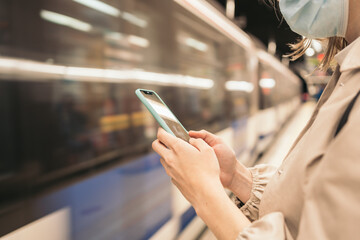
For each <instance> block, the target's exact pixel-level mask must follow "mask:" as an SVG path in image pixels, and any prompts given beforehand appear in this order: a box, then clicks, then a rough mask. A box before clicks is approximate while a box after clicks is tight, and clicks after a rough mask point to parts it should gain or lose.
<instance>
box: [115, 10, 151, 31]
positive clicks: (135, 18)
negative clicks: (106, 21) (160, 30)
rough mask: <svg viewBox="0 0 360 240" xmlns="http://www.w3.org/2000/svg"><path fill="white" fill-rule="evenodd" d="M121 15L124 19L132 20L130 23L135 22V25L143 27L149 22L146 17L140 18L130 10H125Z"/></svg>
mask: <svg viewBox="0 0 360 240" xmlns="http://www.w3.org/2000/svg"><path fill="white" fill-rule="evenodd" d="M121 17H122V18H123V19H124V20H126V21H128V22H130V23H132V24H134V25H136V26H138V27H141V28H146V27H147V24H148V23H147V21H145V20H144V19H142V18H139V17H138V16H135V15H134V14H131V13H128V12H124V13H123V14H122V15H121Z"/></svg>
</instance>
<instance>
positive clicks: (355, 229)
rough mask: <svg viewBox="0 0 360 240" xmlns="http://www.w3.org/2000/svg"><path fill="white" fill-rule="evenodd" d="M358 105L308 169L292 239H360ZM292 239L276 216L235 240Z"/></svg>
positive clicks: (259, 221) (269, 217) (248, 228)
mask: <svg viewBox="0 0 360 240" xmlns="http://www.w3.org/2000/svg"><path fill="white" fill-rule="evenodd" d="M359 105H360V104H358V107H357V109H356V110H355V109H353V112H354V111H355V112H354V114H352V115H350V118H349V121H348V123H347V124H346V125H345V126H344V128H343V129H342V130H341V132H340V133H339V134H338V135H337V137H336V138H335V139H334V140H333V141H332V142H331V144H330V145H329V146H328V149H327V151H326V153H325V154H324V155H323V157H322V158H321V159H317V160H316V162H313V163H312V164H311V165H309V166H308V168H309V169H307V171H312V173H311V174H308V177H307V178H306V180H305V181H306V182H305V183H304V184H305V185H304V194H305V202H304V207H303V210H302V214H301V219H300V224H299V231H298V234H297V236H294V238H295V239H299V240H308V239H329V240H337V239H354V238H357V236H359V235H360V227H359V222H360V124H359V123H360V106H359ZM243 239H247V240H255V239H279V240H282V239H293V236H292V235H291V234H290V232H289V231H288V228H287V225H286V219H284V216H283V215H282V213H280V212H272V213H269V214H267V215H265V216H263V217H262V218H260V219H259V220H257V221H254V222H252V224H251V225H250V226H249V227H247V228H245V229H244V230H243V231H242V232H241V233H240V234H239V235H238V237H237V240H243Z"/></svg>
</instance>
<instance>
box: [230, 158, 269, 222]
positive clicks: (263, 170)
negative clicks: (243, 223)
mask: <svg viewBox="0 0 360 240" xmlns="http://www.w3.org/2000/svg"><path fill="white" fill-rule="evenodd" d="M249 170H250V172H251V174H252V178H253V184H252V188H251V195H250V199H249V200H248V201H247V202H246V203H243V202H241V201H240V199H238V198H237V197H236V198H235V204H236V205H237V206H238V207H239V208H240V210H241V211H242V212H243V214H244V215H245V216H246V217H247V218H248V219H249V220H250V221H255V220H257V219H259V205H260V201H261V197H262V195H263V193H264V190H265V188H266V186H267V184H268V182H269V181H270V179H271V177H272V176H273V175H274V173H275V171H276V167H274V166H271V165H264V164H261V165H257V166H255V167H252V168H249Z"/></svg>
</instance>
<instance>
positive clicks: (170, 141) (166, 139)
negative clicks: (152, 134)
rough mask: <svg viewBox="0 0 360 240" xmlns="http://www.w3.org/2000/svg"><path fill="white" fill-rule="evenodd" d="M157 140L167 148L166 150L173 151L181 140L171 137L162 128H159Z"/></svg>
mask: <svg viewBox="0 0 360 240" xmlns="http://www.w3.org/2000/svg"><path fill="white" fill-rule="evenodd" d="M157 138H158V139H159V140H160V142H162V143H163V144H164V145H165V146H167V147H168V148H170V149H173V150H174V148H175V146H176V144H179V141H181V139H179V138H177V137H175V136H173V135H171V134H170V133H168V132H166V131H165V130H164V129H162V128H159V130H158V134H157Z"/></svg>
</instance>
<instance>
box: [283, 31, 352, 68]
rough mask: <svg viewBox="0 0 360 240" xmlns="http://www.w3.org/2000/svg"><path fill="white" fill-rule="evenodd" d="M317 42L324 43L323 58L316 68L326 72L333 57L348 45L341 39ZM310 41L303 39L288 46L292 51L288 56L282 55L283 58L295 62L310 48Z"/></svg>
mask: <svg viewBox="0 0 360 240" xmlns="http://www.w3.org/2000/svg"><path fill="white" fill-rule="evenodd" d="M318 40H319V41H322V42H325V44H326V49H325V56H324V58H323V59H322V60H321V62H320V65H319V66H318V68H319V69H320V70H324V71H325V70H327V69H329V68H330V67H331V65H332V61H333V59H334V57H335V55H336V54H337V53H338V52H340V51H341V50H342V49H344V48H345V47H346V46H347V45H348V43H347V41H346V40H345V38H343V37H329V38H325V39H318ZM311 42H312V39H309V38H303V39H302V40H300V41H299V42H297V43H295V44H290V48H291V50H292V51H293V52H292V53H290V54H287V55H284V56H285V57H290V60H292V61H295V60H296V59H298V58H300V57H301V56H302V55H304V54H305V51H306V50H307V49H308V48H309V47H310V46H311Z"/></svg>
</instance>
